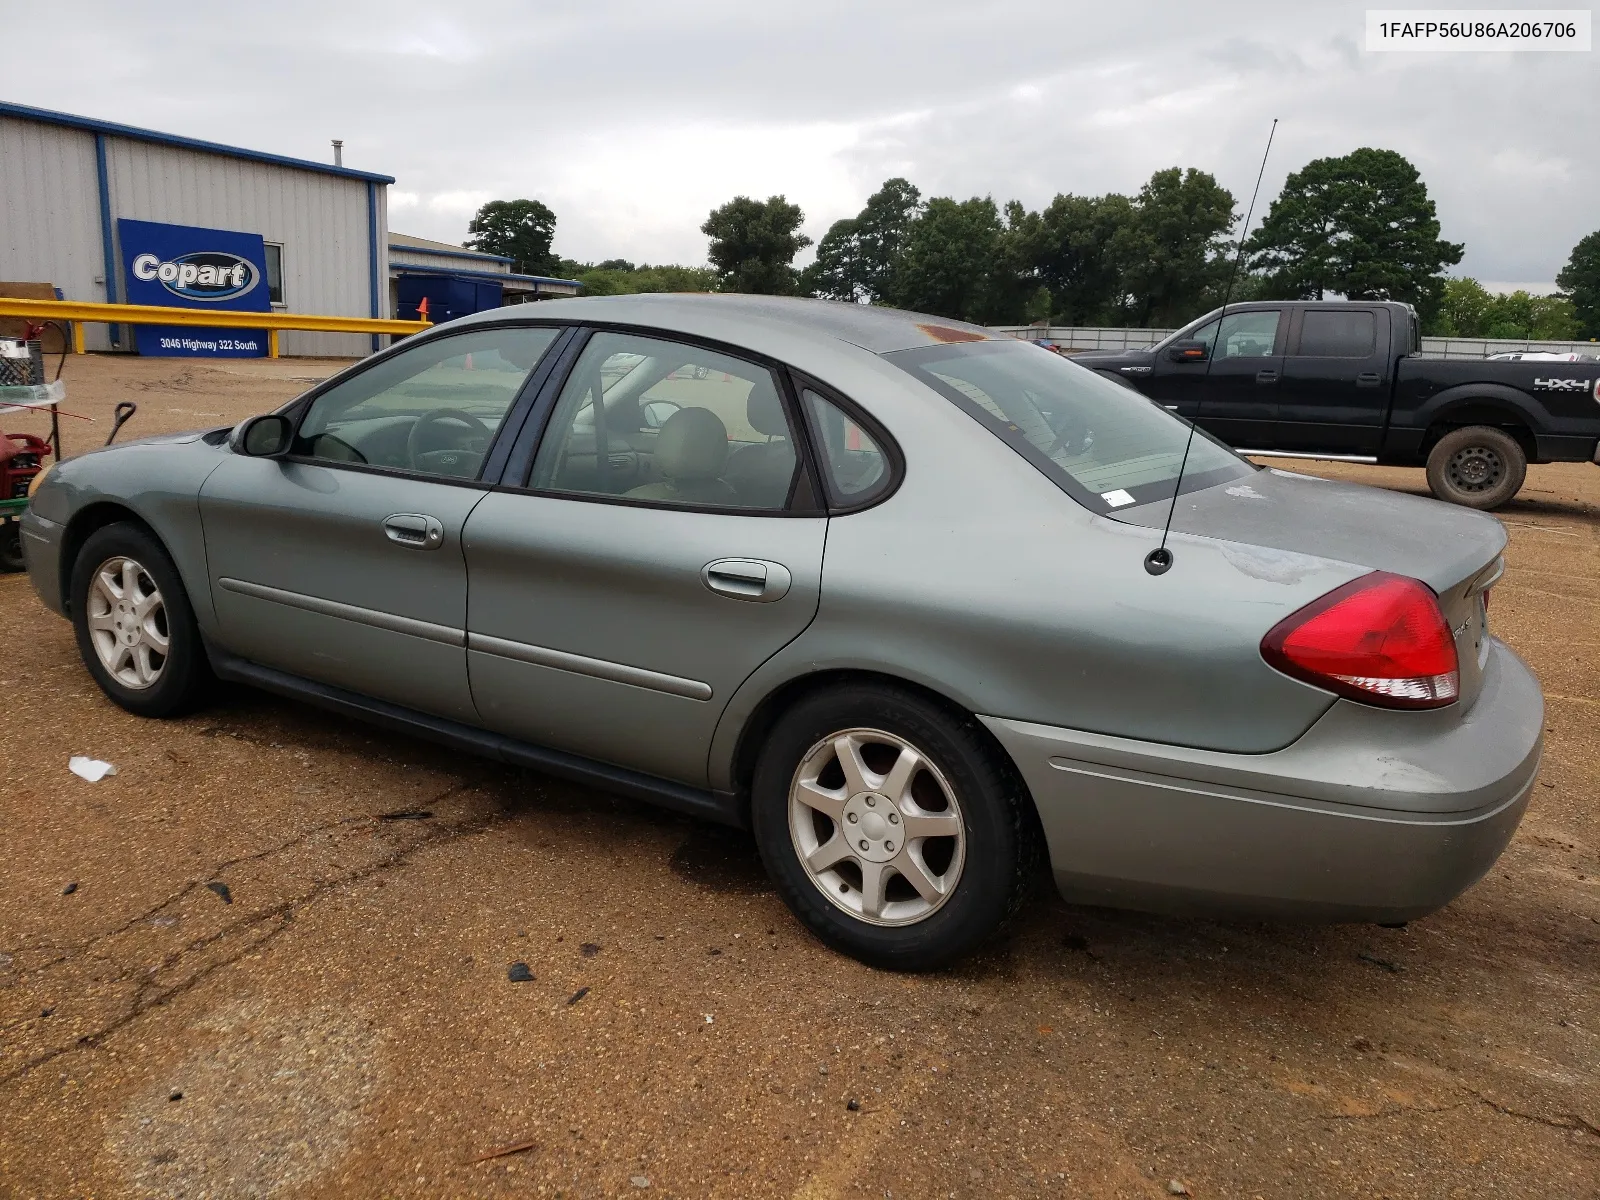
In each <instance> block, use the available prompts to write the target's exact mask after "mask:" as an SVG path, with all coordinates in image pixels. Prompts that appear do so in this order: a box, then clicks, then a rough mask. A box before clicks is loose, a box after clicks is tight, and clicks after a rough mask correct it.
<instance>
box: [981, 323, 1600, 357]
mask: <svg viewBox="0 0 1600 1200" xmlns="http://www.w3.org/2000/svg"><path fill="white" fill-rule="evenodd" d="M993 328H994V331H995V332H996V333H1009V334H1010V335H1011V336H1012V337H1016V338H1022V339H1024V340H1026V341H1034V342H1051V343H1053V344H1054V345H1057V346H1060V347H1061V348H1062V349H1064V350H1066V351H1068V352H1069V353H1070V352H1072V351H1075V350H1141V349H1144V348H1146V347H1149V346H1154V345H1155V344H1156V343H1157V342H1159V341H1160V340H1161V339H1162V338H1164V337H1166V336H1167V335H1168V334H1170V333H1172V330H1170V329H1093V328H1084V327H1081V326H1065V325H996V326H994V327H993ZM1516 350H1523V351H1526V350H1544V351H1551V352H1554V353H1556V354H1600V342H1530V341H1518V340H1516V339H1494V338H1429V337H1425V338H1423V339H1422V353H1423V356H1424V357H1425V358H1453V359H1481V358H1488V357H1489V355H1491V354H1504V353H1506V352H1508V351H1516Z"/></svg>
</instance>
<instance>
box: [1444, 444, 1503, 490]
mask: <svg viewBox="0 0 1600 1200" xmlns="http://www.w3.org/2000/svg"><path fill="white" fill-rule="evenodd" d="M1504 471H1505V467H1504V464H1503V463H1501V461H1500V456H1499V455H1498V454H1496V453H1495V452H1494V451H1493V450H1489V449H1486V448H1485V447H1482V446H1468V447H1466V448H1465V449H1462V450H1458V451H1456V453H1455V454H1454V455H1452V456H1451V458H1450V477H1451V481H1452V482H1453V483H1454V484H1455V485H1456V486H1457V487H1459V488H1462V489H1463V490H1466V491H1473V492H1476V491H1482V490H1484V489H1485V488H1489V487H1492V486H1493V485H1494V484H1496V483H1498V482H1499V480H1500V476H1501V475H1502V474H1503V473H1504Z"/></svg>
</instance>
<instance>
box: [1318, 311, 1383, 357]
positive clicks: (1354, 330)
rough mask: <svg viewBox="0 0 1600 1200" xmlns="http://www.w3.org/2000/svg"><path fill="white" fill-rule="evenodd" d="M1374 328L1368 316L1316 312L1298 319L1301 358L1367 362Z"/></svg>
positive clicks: (1364, 314)
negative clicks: (1352, 359)
mask: <svg viewBox="0 0 1600 1200" xmlns="http://www.w3.org/2000/svg"><path fill="white" fill-rule="evenodd" d="M1376 340H1377V334H1376V326H1375V325H1374V323H1373V319H1372V314H1371V313H1370V312H1318V311H1316V310H1315V309H1312V310H1311V311H1309V312H1307V313H1306V314H1305V315H1304V316H1303V317H1302V318H1301V325H1300V350H1299V354H1300V357H1301V358H1371V357H1372V350H1373V346H1374V345H1375V344H1376Z"/></svg>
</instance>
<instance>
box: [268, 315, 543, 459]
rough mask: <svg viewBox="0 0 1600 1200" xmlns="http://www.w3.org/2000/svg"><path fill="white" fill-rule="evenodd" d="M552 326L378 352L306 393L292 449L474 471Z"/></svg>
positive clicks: (317, 455) (484, 332)
mask: <svg viewBox="0 0 1600 1200" xmlns="http://www.w3.org/2000/svg"><path fill="white" fill-rule="evenodd" d="M559 332H560V330H558V329H553V328H549V327H541V326H533V325H524V326H520V327H512V328H501V329H480V330H473V331H471V332H469V333H459V334H456V335H454V336H453V337H441V338H434V339H431V340H429V341H426V342H423V343H421V344H420V345H417V346H415V347H413V348H411V349H409V350H405V351H402V352H400V353H398V354H396V355H394V356H393V357H390V358H386V359H384V360H383V361H382V362H380V363H377V364H375V365H374V366H372V367H371V368H369V369H368V370H365V371H362V372H361V373H360V374H358V375H355V376H352V377H351V378H349V379H347V380H345V381H344V382H342V383H339V384H336V385H335V386H333V387H331V388H329V389H328V390H327V391H325V392H323V393H322V394H321V395H320V396H318V397H317V398H316V399H315V400H313V401H312V402H311V406H310V407H309V408H308V409H307V410H306V414H305V418H304V420H302V421H301V422H300V428H299V431H298V432H297V434H296V436H295V440H294V447H293V449H292V451H291V454H292V455H293V456H295V457H299V458H311V459H319V460H322V461H324V462H343V463H360V464H366V465H368V466H375V467H388V468H391V469H393V470H399V471H415V472H419V473H421V474H424V475H436V476H443V477H445V478H450V479H476V478H477V476H478V472H479V470H480V469H481V468H482V466H483V459H484V456H485V455H486V454H487V453H488V450H489V443H490V442H491V441H493V440H494V435H495V432H496V431H497V430H498V429H499V428H500V423H501V422H502V421H504V420H505V416H506V413H507V412H508V411H509V410H510V408H511V405H512V403H513V402H514V401H515V400H516V398H517V393H518V392H520V391H521V390H522V385H523V382H524V381H525V380H526V379H527V378H528V374H529V372H531V371H532V370H533V368H534V366H535V365H537V363H538V362H539V359H540V358H541V357H542V356H543V355H544V352H545V351H546V350H548V349H549V348H550V344H551V343H552V342H554V341H555V339H556V335H557V334H558V333H559Z"/></svg>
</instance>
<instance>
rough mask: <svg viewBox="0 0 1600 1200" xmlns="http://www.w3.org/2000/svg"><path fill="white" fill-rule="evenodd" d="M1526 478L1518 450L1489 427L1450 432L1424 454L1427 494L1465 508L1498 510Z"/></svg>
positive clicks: (1513, 442) (1523, 456)
mask: <svg viewBox="0 0 1600 1200" xmlns="http://www.w3.org/2000/svg"><path fill="white" fill-rule="evenodd" d="M1527 476H1528V456H1527V454H1526V453H1524V452H1523V449H1522V446H1521V445H1520V444H1519V443H1518V442H1517V439H1516V438H1514V437H1512V436H1511V435H1510V434H1509V433H1507V432H1506V431H1505V430H1503V429H1496V428H1494V426H1492V425H1469V426H1468V427H1467V428H1465V429H1453V430H1451V431H1450V432H1449V433H1447V434H1445V435H1444V436H1443V437H1442V438H1440V439H1439V440H1438V442H1437V443H1435V445H1434V447H1433V449H1432V450H1431V451H1429V453H1428V490H1429V491H1431V492H1432V493H1433V494H1434V495H1435V496H1437V497H1438V498H1439V499H1440V500H1447V501H1449V502H1450V503H1451V504H1462V505H1465V506H1466V507H1468V508H1481V509H1485V510H1488V509H1493V508H1499V507H1500V506H1501V505H1502V504H1504V503H1506V501H1508V500H1510V499H1511V498H1512V497H1513V496H1515V495H1516V494H1517V493H1518V492H1519V491H1520V490H1521V489H1522V481H1523V480H1524V479H1526V478H1527Z"/></svg>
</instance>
